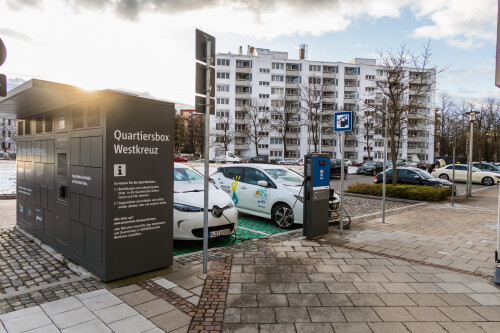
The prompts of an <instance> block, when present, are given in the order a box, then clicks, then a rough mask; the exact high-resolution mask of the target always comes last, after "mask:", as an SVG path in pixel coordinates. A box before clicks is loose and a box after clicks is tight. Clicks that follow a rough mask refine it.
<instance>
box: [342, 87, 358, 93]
mask: <svg viewBox="0 0 500 333" xmlns="http://www.w3.org/2000/svg"><path fill="white" fill-rule="evenodd" d="M357 91H358V87H356V86H344V92H357Z"/></svg>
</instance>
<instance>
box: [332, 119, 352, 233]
mask: <svg viewBox="0 0 500 333" xmlns="http://www.w3.org/2000/svg"><path fill="white" fill-rule="evenodd" d="M333 118H334V129H335V132H340V152H341V162H340V163H341V164H340V222H339V230H340V231H339V233H340V234H341V235H342V233H343V230H344V163H345V161H344V139H345V135H344V132H351V131H352V111H341V112H335V114H334V116H333Z"/></svg>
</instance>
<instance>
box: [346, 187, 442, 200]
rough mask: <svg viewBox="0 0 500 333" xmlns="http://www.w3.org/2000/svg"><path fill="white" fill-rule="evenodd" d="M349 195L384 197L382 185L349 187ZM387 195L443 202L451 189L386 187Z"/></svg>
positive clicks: (389, 196)
mask: <svg viewBox="0 0 500 333" xmlns="http://www.w3.org/2000/svg"><path fill="white" fill-rule="evenodd" d="M347 193H356V194H365V195H373V196H378V197H381V196H382V184H366V183H356V184H353V185H349V186H348V187H347ZM385 194H386V196H387V197H388V198H398V199H408V200H418V201H442V200H445V199H446V198H448V197H450V196H451V187H449V186H444V187H436V186H423V185H396V186H393V185H389V184H387V185H386V188H385Z"/></svg>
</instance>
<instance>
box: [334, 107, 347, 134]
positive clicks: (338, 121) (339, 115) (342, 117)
mask: <svg viewBox="0 0 500 333" xmlns="http://www.w3.org/2000/svg"><path fill="white" fill-rule="evenodd" d="M333 119H334V122H335V124H334V128H335V132H350V131H352V111H342V112H335V114H334V116H333Z"/></svg>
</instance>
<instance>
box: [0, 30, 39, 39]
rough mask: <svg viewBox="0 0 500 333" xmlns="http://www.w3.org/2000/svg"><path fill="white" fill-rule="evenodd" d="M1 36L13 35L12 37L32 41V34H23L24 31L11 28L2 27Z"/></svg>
mask: <svg viewBox="0 0 500 333" xmlns="http://www.w3.org/2000/svg"><path fill="white" fill-rule="evenodd" d="M0 36H7V37H12V38H16V39H20V40H23V41H25V42H32V39H31V37H30V36H28V35H26V34H23V33H22V32H19V31H15V30H12V29H9V28H0Z"/></svg>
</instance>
